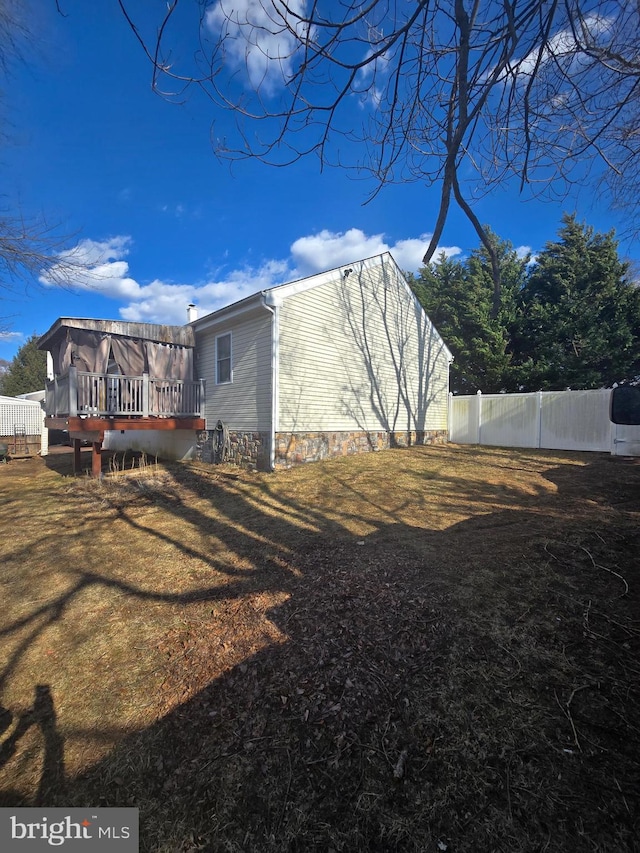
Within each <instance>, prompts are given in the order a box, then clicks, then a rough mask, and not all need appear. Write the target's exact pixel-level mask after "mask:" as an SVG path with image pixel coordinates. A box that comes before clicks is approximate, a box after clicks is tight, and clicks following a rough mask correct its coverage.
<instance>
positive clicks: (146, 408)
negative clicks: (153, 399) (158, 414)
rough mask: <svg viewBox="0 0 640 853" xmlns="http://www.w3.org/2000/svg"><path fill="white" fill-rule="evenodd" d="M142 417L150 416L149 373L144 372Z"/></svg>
mask: <svg viewBox="0 0 640 853" xmlns="http://www.w3.org/2000/svg"><path fill="white" fill-rule="evenodd" d="M142 417H143V418H148V417H149V374H148V373H143V374H142Z"/></svg>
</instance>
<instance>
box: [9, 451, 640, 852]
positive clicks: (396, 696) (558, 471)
mask: <svg viewBox="0 0 640 853" xmlns="http://www.w3.org/2000/svg"><path fill="white" fill-rule="evenodd" d="M49 464H50V465H52V463H51V461H50V462H49ZM59 464H60V463H53V467H47V466H46V465H45V464H44V463H43V462H42V461H38V460H34V461H32V462H27V463H20V467H18V463H15V466H14V465H8V466H2V467H1V468H0V501H1V506H0V517H1V520H2V528H3V530H5V531H8V530H10V531H11V534H10V535H7V534H4V535H3V537H2V546H1V555H2V564H3V569H2V575H1V578H0V579H1V582H2V595H3V600H4V601H6V602H7V605H8V606H7V607H6V608H5V610H4V611H3V616H2V617H1V624H0V635H1V636H2V652H1V663H2V667H3V668H2V670H1V673H0V688H1V690H2V693H1V697H2V704H3V707H4V710H3V712H2V713H1V714H0V729H2V727H4V734H3V735H2V740H1V741H0V786H2V787H1V789H2V792H3V793H0V803H2V804H4V805H6V804H33V803H42V804H60V805H66V806H69V805H72V804H84V805H94V806H109V805H112V806H114V805H132V806H137V807H139V808H140V814H141V826H142V832H141V849H142V850H149V851H178V850H184V851H187V850H214V851H218V850H220V851H223V850H224V851H236V850H237V851H240V850H247V851H256V852H257V851H282V850H289V851H308V850H319V851H320V850H322V851H329V850H335V851H342V850H344V851H347V850H348V851H353V850H358V851H360V850H362V851H365V850H367V851H369V850H381V851H388V850H389V851H390V850H401V851H431V850H433V851H443V850H449V851H469V853H471V851H478V850H482V851H493V850H495V851H500V850H503V851H509V853H513V851H542V850H549V851H552V850H553V851H572V853H573V851H582V850H584V851H603V853H604V851H613V850H615V851H633V850H637V849H638V846H637V844H638V842H637V838H638V837H640V836H639V833H638V830H639V829H640V819H639V818H640V808H639V806H640V803H639V802H638V799H639V790H640V786H639V782H640V757H639V756H640V752H639V749H638V747H639V741H640V711H639V710H638V709H639V708H640V704H639V700H640V695H639V694H640V689H639V687H638V684H639V683H640V682H639V680H638V679H639V677H640V664H639V661H638V652H639V647H640V620H639V619H638V613H639V612H640V611H639V608H638V603H639V592H638V591H639V589H640V577H639V570H640V557H639V554H640V547H639V545H640V542H639V539H640V535H639V530H640V528H639V525H638V522H639V520H640V493H639V485H640V466H639V465H638V462H637V460H626V459H619V458H612V457H608V456H601V455H599V454H561V453H550V452H538V451H512V450H501V449H490V448H468V447H467V448H463V447H448V448H412V449H411V450H396V451H389V452H385V453H381V454H371V455H368V456H361V457H357V458H353V459H344V460H335V461H333V462H329V463H326V464H325V463H323V464H316V465H312V466H309V467H305V468H298V469H293V470H291V471H285V472H280V473H277V474H275V475H261V474H238V472H237V471H233V470H231V469H224V468H211V467H208V466H203V465H190V466H186V465H182V466H180V465H175V466H155V465H152V466H148V467H147V468H144V469H143V470H140V469H136V470H134V471H131V470H129V471H127V472H126V473H121V472H120V473H116V474H112V475H111V476H110V477H107V478H105V480H104V481H103V482H102V483H97V482H94V481H90V480H88V479H84V478H76V479H74V478H71V477H66V476H63V475H62V473H61V471H60V469H59V467H57V468H56V466H59Z"/></svg>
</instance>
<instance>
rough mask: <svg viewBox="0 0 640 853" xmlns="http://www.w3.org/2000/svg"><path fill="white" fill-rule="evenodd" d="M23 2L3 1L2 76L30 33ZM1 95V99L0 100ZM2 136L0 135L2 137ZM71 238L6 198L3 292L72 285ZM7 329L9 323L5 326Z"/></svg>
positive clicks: (0, 272)
mask: <svg viewBox="0 0 640 853" xmlns="http://www.w3.org/2000/svg"><path fill="white" fill-rule="evenodd" d="M27 11H28V9H27V7H26V5H25V3H24V2H22V0H0V73H2V74H3V75H5V76H6V75H8V74H9V73H10V68H11V64H12V63H13V62H16V61H21V59H22V56H23V53H24V45H25V44H26V43H27V42H28V40H29V37H30V33H29V26H28V20H27V19H28V15H27ZM1 94H2V93H1V92H0V100H1ZM0 135H1V134H0ZM67 241H68V237H67V236H66V235H62V234H61V232H60V229H59V228H57V227H55V226H52V225H51V224H50V223H48V222H47V221H46V220H45V219H43V218H42V217H35V216H33V217H25V216H24V215H23V214H22V213H21V211H20V210H19V208H18V207H17V206H16V205H14V204H12V203H11V201H10V200H9V199H8V198H7V197H4V199H3V204H2V206H0V289H2V290H5V291H7V290H8V291H14V290H15V289H16V287H17V286H18V285H25V284H26V285H29V284H31V283H34V282H37V281H38V279H39V278H41V277H42V276H46V279H47V282H48V283H49V284H56V285H62V286H65V285H67V286H68V285H70V284H72V282H73V280H74V277H75V276H76V275H77V274H78V272H80V271H84V264H82V262H81V261H80V260H79V259H78V258H77V257H76V256H74V254H73V253H69V252H65V251H63V249H64V246H65V244H66V242H67ZM1 328H2V330H3V331H5V330H6V324H3V325H2V327H1Z"/></svg>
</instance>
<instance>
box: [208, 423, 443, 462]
mask: <svg viewBox="0 0 640 853" xmlns="http://www.w3.org/2000/svg"><path fill="white" fill-rule="evenodd" d="M215 434H216V433H215V430H211V429H210V430H202V432H199V433H198V440H197V445H196V459H198V460H200V461H201V462H211V463H216V462H222V461H224V462H230V463H231V464H235V465H239V466H240V467H241V468H248V469H250V470H254V471H255V470H259V471H267V470H268V469H269V463H270V460H269V435H268V434H267V433H263V432H248V433H246V432H238V431H235V430H229V445H228V453H227V455H226V456H225V459H224V460H221V459H219V458H216V452H215ZM446 443H447V431H446V430H425V431H424V432H393V433H389V432H384V431H379V432H278V433H276V452H275V467H276V468H293V466H294V465H302V464H304V463H305V462H319V461H320V460H322V459H331V458H333V457H335V456H352V455H354V454H356V453H371V452H372V451H374V452H375V451H378V450H388V449H389V448H392V447H411V446H412V445H414V444H446Z"/></svg>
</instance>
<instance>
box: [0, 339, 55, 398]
mask: <svg viewBox="0 0 640 853" xmlns="http://www.w3.org/2000/svg"><path fill="white" fill-rule="evenodd" d="M38 337H39V336H38V335H36V334H34V335H32V336H31V337H30V338H29V340H28V341H27V342H26V343H25V344H23V345H22V346H21V347H20V349H19V350H18V352H17V353H16V356H15V358H14V359H13V361H12V362H11V363H10V364H9V367H8V369H7V371H6V373H3V374H2V375H1V376H0V394H4V395H6V396H7V397H15V396H17V395H18V394H28V393H30V392H31V391H41V390H42V389H43V388H44V384H45V380H46V378H47V354H46V353H45V352H43V351H41V350H39V349H38Z"/></svg>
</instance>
